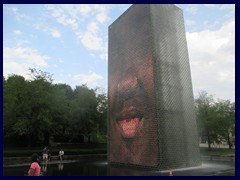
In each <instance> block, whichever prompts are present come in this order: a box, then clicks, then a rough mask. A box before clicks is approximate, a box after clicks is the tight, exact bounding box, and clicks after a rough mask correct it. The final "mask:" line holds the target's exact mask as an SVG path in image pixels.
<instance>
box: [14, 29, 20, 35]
mask: <svg viewBox="0 0 240 180" xmlns="http://www.w3.org/2000/svg"><path fill="white" fill-rule="evenodd" d="M13 34H14V35H15V36H18V35H21V34H22V32H21V31H20V30H15V31H13Z"/></svg>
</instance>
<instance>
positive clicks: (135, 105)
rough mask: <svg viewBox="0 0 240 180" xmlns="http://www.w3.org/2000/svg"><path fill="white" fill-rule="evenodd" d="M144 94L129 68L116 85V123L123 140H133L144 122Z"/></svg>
mask: <svg viewBox="0 0 240 180" xmlns="http://www.w3.org/2000/svg"><path fill="white" fill-rule="evenodd" d="M146 96H147V94H146V92H145V90H144V88H143V87H142V81H141V80H140V79H139V78H138V77H137V72H136V70H135V69H134V68H129V69H128V70H127V71H126V73H125V74H124V76H123V78H122V79H121V80H120V82H119V83H118V84H117V106H118V113H117V115H116V123H117V125H118V128H119V130H120V133H121V135H122V137H123V138H134V137H135V136H136V135H137V134H138V133H139V132H140V130H141V128H142V126H143V121H144V110H145V105H144V102H145V101H146Z"/></svg>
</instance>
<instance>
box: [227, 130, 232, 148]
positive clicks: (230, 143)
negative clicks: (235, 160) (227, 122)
mask: <svg viewBox="0 0 240 180" xmlns="http://www.w3.org/2000/svg"><path fill="white" fill-rule="evenodd" d="M227 139H228V146H229V149H232V142H231V141H230V136H229V133H228V137H227Z"/></svg>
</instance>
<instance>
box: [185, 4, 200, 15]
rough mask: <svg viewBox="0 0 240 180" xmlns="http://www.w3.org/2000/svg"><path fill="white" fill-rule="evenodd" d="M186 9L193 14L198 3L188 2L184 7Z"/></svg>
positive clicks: (195, 12) (196, 10)
mask: <svg viewBox="0 0 240 180" xmlns="http://www.w3.org/2000/svg"><path fill="white" fill-rule="evenodd" d="M186 11H187V12H189V13H191V14H192V15H195V14H197V12H198V5H197V4H189V5H188V6H187V8H186Z"/></svg>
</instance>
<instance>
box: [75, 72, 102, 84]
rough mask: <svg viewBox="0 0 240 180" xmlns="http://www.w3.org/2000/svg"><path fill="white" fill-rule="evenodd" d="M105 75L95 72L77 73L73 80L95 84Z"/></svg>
mask: <svg viewBox="0 0 240 180" xmlns="http://www.w3.org/2000/svg"><path fill="white" fill-rule="evenodd" d="M102 79H103V77H102V76H101V75H98V74H96V73H94V72H91V73H90V74H77V75H74V76H73V80H75V81H77V82H78V83H79V84H94V83H96V82H97V81H99V80H102Z"/></svg>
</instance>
